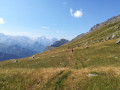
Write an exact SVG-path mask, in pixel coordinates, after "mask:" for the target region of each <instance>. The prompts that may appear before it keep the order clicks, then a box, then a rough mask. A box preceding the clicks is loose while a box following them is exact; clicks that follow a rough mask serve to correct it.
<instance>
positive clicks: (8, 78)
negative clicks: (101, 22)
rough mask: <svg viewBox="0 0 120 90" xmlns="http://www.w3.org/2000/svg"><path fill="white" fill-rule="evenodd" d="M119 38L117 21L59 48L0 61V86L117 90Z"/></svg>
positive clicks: (119, 24) (58, 89)
mask: <svg viewBox="0 0 120 90" xmlns="http://www.w3.org/2000/svg"><path fill="white" fill-rule="evenodd" d="M114 35H115V37H114V38H113V36H114ZM108 37H109V38H111V39H109V40H108ZM119 39H120V21H117V22H115V23H112V24H108V25H106V26H104V27H102V28H100V29H98V30H96V31H93V32H89V33H87V34H86V35H85V36H83V37H82V38H80V39H79V40H77V41H75V42H71V43H69V44H66V45H63V46H61V47H58V48H55V49H52V50H48V51H45V52H43V53H40V54H36V55H34V56H31V57H28V58H23V59H18V60H8V61H4V62H0V88H2V89H11V90H14V89H15V90H16V89H18V90H19V89H21V90H24V89H28V90H29V89H38V90H39V89H42V90H63V89H65V90H67V89H68V90H119V89H120V76H119V75H120V71H119V70H120V67H119V66H120V44H116V41H117V40H119ZM86 47H87V48H86ZM72 48H73V50H74V51H73V52H72ZM89 74H91V75H93V76H89ZM94 75H95V76H94Z"/></svg>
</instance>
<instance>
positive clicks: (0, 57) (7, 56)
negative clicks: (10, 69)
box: [0, 52, 19, 61]
mask: <svg viewBox="0 0 120 90" xmlns="http://www.w3.org/2000/svg"><path fill="white" fill-rule="evenodd" d="M14 58H19V56H17V55H14V54H6V53H1V52H0V61H4V60H9V59H14Z"/></svg>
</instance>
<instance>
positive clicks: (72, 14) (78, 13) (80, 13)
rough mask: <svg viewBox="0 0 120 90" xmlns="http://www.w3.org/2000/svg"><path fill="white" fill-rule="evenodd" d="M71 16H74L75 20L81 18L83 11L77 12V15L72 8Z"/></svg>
mask: <svg viewBox="0 0 120 90" xmlns="http://www.w3.org/2000/svg"><path fill="white" fill-rule="evenodd" d="M70 14H71V16H73V17H75V18H81V17H82V16H83V12H82V10H77V11H75V13H73V9H72V8H70Z"/></svg>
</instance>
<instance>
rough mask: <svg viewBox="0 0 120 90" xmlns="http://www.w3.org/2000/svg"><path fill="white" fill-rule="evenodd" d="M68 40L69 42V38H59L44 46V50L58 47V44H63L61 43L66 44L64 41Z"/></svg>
mask: <svg viewBox="0 0 120 90" xmlns="http://www.w3.org/2000/svg"><path fill="white" fill-rule="evenodd" d="M68 42H69V40H66V39H60V40H58V41H56V42H54V43H53V44H52V45H50V46H48V47H47V48H46V50H50V49H52V48H55V47H59V46H61V45H63V44H66V43H68Z"/></svg>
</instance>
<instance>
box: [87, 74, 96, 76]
mask: <svg viewBox="0 0 120 90" xmlns="http://www.w3.org/2000/svg"><path fill="white" fill-rule="evenodd" d="M88 76H89V77H94V76H98V75H97V74H88Z"/></svg>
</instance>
